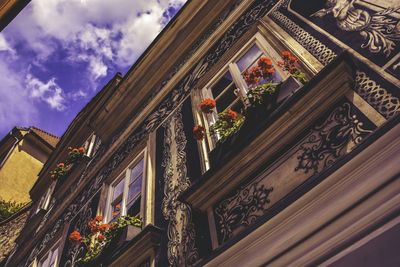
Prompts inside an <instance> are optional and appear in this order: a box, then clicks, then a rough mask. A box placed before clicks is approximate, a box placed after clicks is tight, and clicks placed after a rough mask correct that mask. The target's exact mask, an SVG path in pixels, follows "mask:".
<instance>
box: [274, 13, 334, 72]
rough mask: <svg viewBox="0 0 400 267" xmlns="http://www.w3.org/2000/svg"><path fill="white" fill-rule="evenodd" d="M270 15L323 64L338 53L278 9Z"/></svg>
mask: <svg viewBox="0 0 400 267" xmlns="http://www.w3.org/2000/svg"><path fill="white" fill-rule="evenodd" d="M270 17H271V18H272V19H273V20H274V21H275V22H276V23H278V25H279V26H281V27H282V28H284V29H285V30H286V31H287V32H288V33H290V35H291V36H292V37H293V38H294V39H295V40H296V41H297V42H299V44H301V45H302V46H303V47H304V48H305V49H307V51H308V52H310V53H311V54H312V55H313V56H314V57H316V58H317V59H318V61H319V62H321V63H322V64H323V65H327V64H328V63H329V62H331V61H332V60H333V59H334V58H335V57H336V56H337V55H336V53H335V52H333V51H332V50H331V49H330V48H328V47H327V46H326V45H324V44H323V43H322V42H321V41H319V40H318V39H316V38H315V37H314V36H312V35H311V34H310V33H308V32H307V31H305V30H304V29H303V28H301V27H300V26H298V25H297V24H296V23H294V22H293V21H292V20H290V19H289V18H288V17H286V16H285V15H283V14H282V13H281V12H279V11H278V10H276V11H274V12H272V13H271V14H270Z"/></svg>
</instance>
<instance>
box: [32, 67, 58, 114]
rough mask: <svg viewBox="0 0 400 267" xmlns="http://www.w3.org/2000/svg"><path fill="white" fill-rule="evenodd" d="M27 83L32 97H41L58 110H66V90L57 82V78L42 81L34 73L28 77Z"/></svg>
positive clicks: (40, 98)
mask: <svg viewBox="0 0 400 267" xmlns="http://www.w3.org/2000/svg"><path fill="white" fill-rule="evenodd" d="M26 85H27V89H28V92H29V95H30V97H32V98H33V99H39V100H42V101H44V102H46V103H47V104H49V105H50V107H51V108H53V109H56V110H58V111H63V110H65V108H66V106H65V98H64V92H63V90H62V89H61V87H60V86H59V85H58V84H57V83H56V81H55V78H52V79H50V80H48V81H47V82H46V83H44V82H42V81H41V80H39V79H38V78H36V77H33V76H32V74H28V75H27V77H26Z"/></svg>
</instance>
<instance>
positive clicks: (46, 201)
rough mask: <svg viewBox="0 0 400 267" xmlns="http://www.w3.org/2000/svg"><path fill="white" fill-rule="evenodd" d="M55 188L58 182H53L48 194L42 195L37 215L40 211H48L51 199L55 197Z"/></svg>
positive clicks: (47, 191)
mask: <svg viewBox="0 0 400 267" xmlns="http://www.w3.org/2000/svg"><path fill="white" fill-rule="evenodd" d="M55 187H56V182H55V181H53V182H52V183H51V185H50V187H49V188H47V190H46V193H45V194H44V195H42V197H41V198H40V200H39V203H38V206H37V208H36V211H35V214H37V213H38V212H39V211H40V210H47V209H48V208H49V205H50V202H51V197H52V195H53V192H54V189H55Z"/></svg>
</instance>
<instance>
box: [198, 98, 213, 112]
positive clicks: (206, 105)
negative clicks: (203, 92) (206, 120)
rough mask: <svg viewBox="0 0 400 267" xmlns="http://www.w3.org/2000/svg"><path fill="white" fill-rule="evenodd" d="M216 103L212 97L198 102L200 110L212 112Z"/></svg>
mask: <svg viewBox="0 0 400 267" xmlns="http://www.w3.org/2000/svg"><path fill="white" fill-rule="evenodd" d="M216 106H217V103H216V102H215V100H214V99H212V98H206V99H204V100H203V101H201V103H200V110H201V111H202V112H204V113H208V114H209V113H213V112H214V110H213V109H214V108H215V107H216Z"/></svg>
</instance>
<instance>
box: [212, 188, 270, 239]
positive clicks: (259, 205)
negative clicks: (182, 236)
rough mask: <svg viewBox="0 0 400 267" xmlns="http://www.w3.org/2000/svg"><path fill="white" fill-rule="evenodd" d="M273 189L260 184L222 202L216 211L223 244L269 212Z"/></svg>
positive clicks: (238, 192)
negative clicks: (242, 228)
mask: <svg viewBox="0 0 400 267" xmlns="http://www.w3.org/2000/svg"><path fill="white" fill-rule="evenodd" d="M272 191H273V188H272V187H266V186H265V185H264V184H260V183H259V182H254V183H251V184H250V185H247V186H245V187H242V188H240V189H238V190H237V192H236V194H235V195H234V196H232V197H229V198H228V199H225V200H223V201H222V202H220V203H219V204H218V205H217V206H216V207H215V209H214V211H215V216H216V223H217V225H218V227H217V228H218V229H219V231H220V232H219V233H220V236H221V238H220V239H221V240H220V241H221V242H225V241H227V240H228V239H229V238H231V237H232V236H233V234H234V231H235V230H236V229H238V228H239V227H241V226H249V225H251V224H253V223H254V222H255V221H256V220H257V218H259V217H260V216H261V215H263V213H264V212H265V211H266V210H267V208H268V204H269V202H270V200H269V195H270V193H271V192H272Z"/></svg>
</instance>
